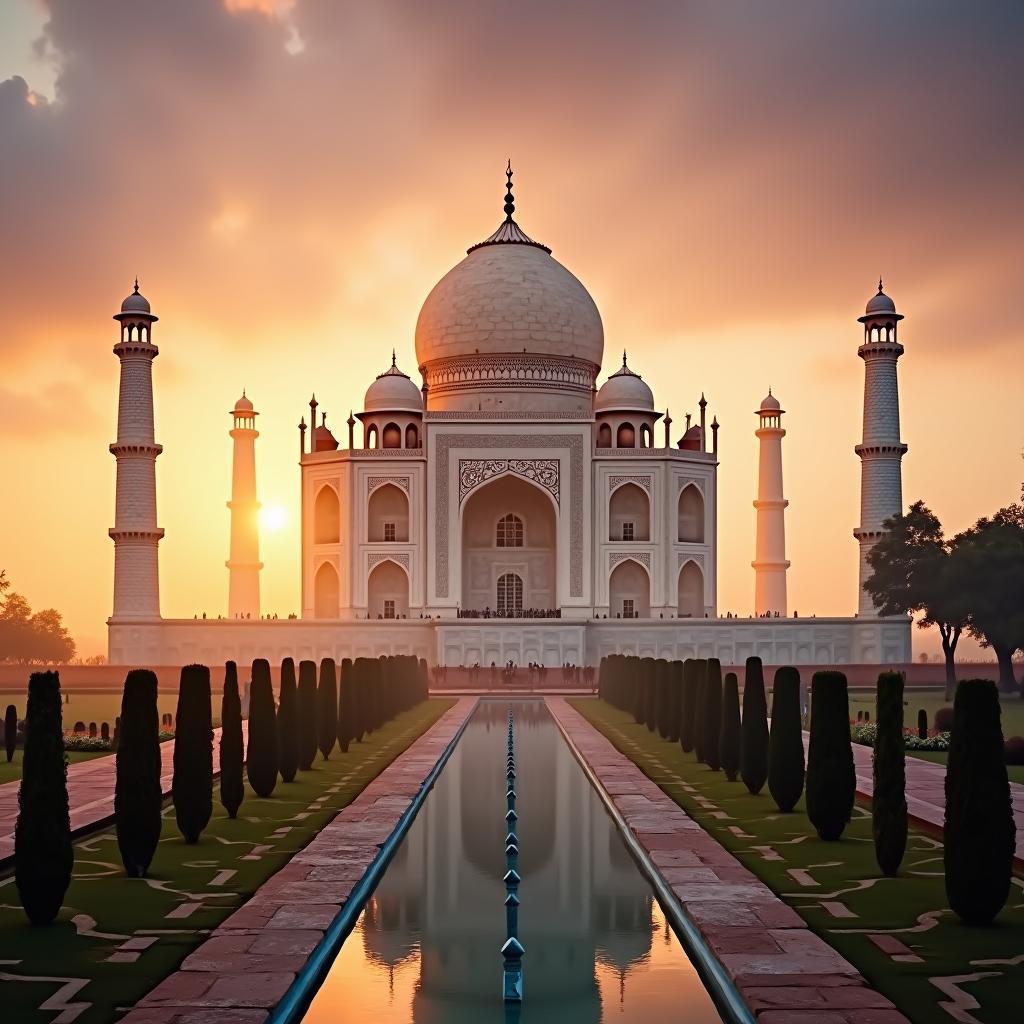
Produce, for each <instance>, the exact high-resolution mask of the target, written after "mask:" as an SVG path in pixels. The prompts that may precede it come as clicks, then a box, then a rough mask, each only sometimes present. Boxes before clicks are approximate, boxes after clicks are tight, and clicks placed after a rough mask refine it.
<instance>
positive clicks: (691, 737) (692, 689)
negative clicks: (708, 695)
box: [679, 658, 697, 754]
mask: <svg viewBox="0 0 1024 1024" xmlns="http://www.w3.org/2000/svg"><path fill="white" fill-rule="evenodd" d="M696 737H697V662H696V661H694V660H693V658H687V659H686V660H685V661H684V662H683V707H682V711H681V712H680V715H679V745H680V746H681V747H682V748H683V753H685V754H689V753H692V752H693V745H694V742H695V741H696Z"/></svg>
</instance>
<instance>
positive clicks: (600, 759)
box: [547, 697, 907, 1024]
mask: <svg viewBox="0 0 1024 1024" xmlns="http://www.w3.org/2000/svg"><path fill="white" fill-rule="evenodd" d="M547 704H548V707H549V709H550V710H551V713H552V714H553V715H554V716H555V718H556V719H557V720H558V721H559V723H560V724H561V725H562V727H563V728H564V729H565V731H566V733H567V734H568V736H569V737H570V738H571V739H572V742H573V743H574V744H575V746H576V748H577V750H579V752H580V754H581V755H582V757H583V758H584V760H585V761H586V762H587V764H588V765H589V766H590V768H591V770H592V771H593V772H594V774H595V775H596V776H597V778H598V780H599V781H600V783H601V785H602V786H603V787H604V789H605V790H606V791H607V793H608V794H609V796H610V797H611V800H612V802H613V803H614V805H615V807H616V808H617V810H618V811H619V813H620V814H621V815H622V817H623V818H624V819H625V821H626V823H627V825H628V826H629V828H630V831H631V832H632V833H633V835H634V836H635V837H636V839H637V841H638V842H639V843H640V845H641V846H642V847H643V849H644V850H645V851H646V852H647V855H648V857H650V859H651V861H652V862H653V863H654V865H655V867H656V868H657V870H658V872H659V873H660V874H661V876H662V878H663V879H664V880H665V882H666V884H667V885H668V886H669V888H670V889H671V890H672V892H673V893H674V894H675V896H676V898H677V899H678V900H679V903H680V904H681V905H682V907H683V910H684V911H685V913H686V914H687V915H688V916H689V918H690V919H691V920H692V921H693V922H694V924H695V925H696V926H697V928H698V929H699V930H700V933H701V935H702V936H703V937H704V939H705V941H706V942H707V944H708V946H709V947H710V948H711V950H712V952H713V953H714V955H715V956H716V957H717V958H718V960H719V962H720V963H721V964H722V966H723V967H724V968H725V970H726V972H727V973H728V975H729V977H730V978H731V979H732V981H733V983H734V984H735V985H736V987H737V988H738V989H739V991H740V993H741V994H742V996H743V998H744V1000H745V1001H746V1003H747V1005H748V1006H749V1007H750V1009H751V1011H752V1012H753V1013H754V1014H755V1016H756V1017H757V1021H758V1024H798V1022H802V1024H847V1022H850V1024H907V1018H906V1017H904V1016H903V1014H901V1013H900V1012H899V1011H898V1010H897V1009H896V1008H895V1007H894V1006H893V1004H892V1003H891V1002H889V1000H888V999H886V998H885V996H883V995H881V994H879V993H878V992H876V991H875V990H874V989H872V988H870V987H869V986H868V984H867V982H866V981H865V980H864V978H863V977H862V975H861V974H860V973H859V972H858V971H857V969H856V968H855V967H854V966H853V965H852V964H851V963H850V962H849V961H847V960H845V959H844V958H843V957H842V956H840V955H839V953H837V952H836V951H835V950H834V949H833V948H832V947H831V946H829V945H828V944H827V943H826V942H825V941H824V940H823V939H821V938H819V937H818V936H817V935H815V934H814V933H813V932H812V931H811V930H810V929H809V928H808V927H807V925H806V924H805V922H804V921H803V919H802V918H801V917H800V916H799V915H798V914H797V913H796V911H794V910H792V909H791V908H790V907H788V906H787V905H786V904H785V903H783V902H782V900H780V899H779V898H778V897H777V896H776V895H775V894H774V893H773V892H772V891H771V890H770V889H769V888H768V887H767V886H766V885H765V884H764V883H763V882H761V881H760V880H759V879H758V878H757V877H756V876H755V875H754V874H753V873H752V872H750V871H748V870H747V869H746V868H745V867H744V866H743V865H742V864H740V862H739V861H738V860H736V858H735V857H733V856H732V854H730V853H729V852H728V851H727V850H726V849H725V848H724V847H723V846H721V845H720V844H719V843H718V842H716V841H715V839H713V838H712V837H711V836H710V835H709V834H708V833H707V832H705V831H704V830H703V829H702V828H701V827H700V826H699V825H698V824H697V823H696V822H695V821H694V820H693V819H692V818H691V817H690V816H689V815H688V814H686V812H685V811H684V810H683V809H682V808H681V807H679V805H678V804H676V802H675V801H674V800H672V798H671V797H669V796H668V795H667V794H665V793H664V792H662V790H661V789H660V788H659V787H658V786H657V784H656V783H654V782H651V780H650V779H648V778H647V776H646V775H644V774H643V772H641V771H640V769H639V768H637V766H636V765H635V764H633V762H632V761H630V760H629V758H628V757H626V756H625V754H621V753H619V751H618V750H616V749H615V747H614V746H613V745H612V744H611V742H610V741H609V740H607V739H605V737H604V736H603V735H602V734H601V733H600V732H598V730H597V729H595V728H594V727H593V726H592V725H591V724H590V723H589V722H588V721H587V720H586V719H585V718H584V717H583V716H582V715H580V714H579V712H577V711H576V710H575V709H574V708H573V707H571V706H570V705H569V704H568V703H567V702H566V701H565V700H564V699H563V698H561V697H549V698H548V699H547Z"/></svg>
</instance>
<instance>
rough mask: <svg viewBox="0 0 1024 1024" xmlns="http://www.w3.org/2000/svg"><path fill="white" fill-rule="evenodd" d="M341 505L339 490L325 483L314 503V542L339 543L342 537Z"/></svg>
mask: <svg viewBox="0 0 1024 1024" xmlns="http://www.w3.org/2000/svg"><path fill="white" fill-rule="evenodd" d="M340 530H341V506H340V505H339V503H338V492H337V491H335V489H334V488H333V487H331V485H330V484H324V486H323V487H321V488H320V490H319V491H318V492H317V495H316V501H315V502H314V504H313V543H314V544H337V543H338V541H339V540H340V539H341V536H340Z"/></svg>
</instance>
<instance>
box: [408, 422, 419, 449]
mask: <svg viewBox="0 0 1024 1024" xmlns="http://www.w3.org/2000/svg"><path fill="white" fill-rule="evenodd" d="M419 446H420V432H419V431H418V430H417V429H416V425H415V424H414V423H410V424H409V426H407V427H406V428H405V447H406V448H419Z"/></svg>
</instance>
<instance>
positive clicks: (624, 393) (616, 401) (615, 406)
mask: <svg viewBox="0 0 1024 1024" xmlns="http://www.w3.org/2000/svg"><path fill="white" fill-rule="evenodd" d="M594 411H595V412H599V413H601V412H654V392H652V391H651V389H650V388H649V387H648V386H647V384H645V383H644V381H643V378H642V377H641V376H640V374H638V373H634V372H633V371H632V370H631V369H630V368H629V366H627V365H626V353H625V352H623V353H622V366H621V367H620V368H619V369H618V370H616V371H615V373H613V374H612V375H611V376H610V377H609V378H608V379H607V380H606V381H605V382H604V383H603V384H602V385H601V387H600V388H599V389H598V392H597V398H596V399H595V400H594Z"/></svg>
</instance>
